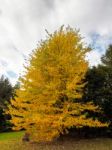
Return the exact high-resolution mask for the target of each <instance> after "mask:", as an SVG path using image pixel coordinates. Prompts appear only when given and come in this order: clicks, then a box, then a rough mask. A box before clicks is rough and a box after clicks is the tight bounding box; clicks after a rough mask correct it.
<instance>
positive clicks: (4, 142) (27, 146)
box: [0, 132, 112, 150]
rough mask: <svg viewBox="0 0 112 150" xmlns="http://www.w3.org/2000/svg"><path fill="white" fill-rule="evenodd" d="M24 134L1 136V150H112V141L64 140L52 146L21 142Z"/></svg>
mask: <svg viewBox="0 0 112 150" xmlns="http://www.w3.org/2000/svg"><path fill="white" fill-rule="evenodd" d="M23 134H24V132H11V133H1V134H0V150H112V139H109V138H100V139H74V138H64V139H61V140H58V141H56V142H53V143H50V144H34V143H27V142H26V143H25V142H22V141H21V138H22V136H23Z"/></svg>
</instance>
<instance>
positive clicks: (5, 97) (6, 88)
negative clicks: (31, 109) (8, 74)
mask: <svg viewBox="0 0 112 150" xmlns="http://www.w3.org/2000/svg"><path fill="white" fill-rule="evenodd" d="M13 93H14V90H13V87H12V85H11V83H10V82H9V80H8V78H5V77H4V76H3V75H2V76H1V78H0V131H4V130H7V128H8V127H9V125H8V124H7V118H9V115H5V114H4V109H5V108H6V107H7V104H9V103H10V99H12V98H13V96H14V95H13Z"/></svg>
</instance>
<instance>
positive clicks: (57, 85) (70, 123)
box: [8, 27, 107, 141]
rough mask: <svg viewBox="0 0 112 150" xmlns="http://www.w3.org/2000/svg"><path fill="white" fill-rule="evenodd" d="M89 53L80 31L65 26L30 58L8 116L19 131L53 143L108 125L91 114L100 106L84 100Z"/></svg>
mask: <svg viewBox="0 0 112 150" xmlns="http://www.w3.org/2000/svg"><path fill="white" fill-rule="evenodd" d="M89 51H90V49H89V48H88V47H87V46H86V45H85V44H84V43H83V42H82V38H81V36H80V34H79V32H78V31H77V30H73V29H72V28H70V27H68V28H66V29H64V28H63V27H61V28H60V29H59V30H57V31H55V32H54V33H53V34H49V33H48V36H47V39H46V40H44V41H41V42H40V44H39V45H38V47H37V48H36V49H35V50H34V51H33V52H32V54H31V55H30V58H29V65H28V66H26V67H25V68H26V72H25V75H24V76H23V77H22V78H21V87H20V89H19V90H17V95H18V97H16V98H15V100H12V101H11V105H10V107H9V111H8V113H10V115H11V117H12V120H11V122H12V123H13V124H14V129H15V130H20V129H23V128H24V129H26V132H28V133H29V134H30V136H31V138H32V139H33V140H36V141H50V140H52V139H53V138H55V137H58V136H59V135H60V134H65V133H67V131H68V130H67V129H69V128H71V127H77V128H80V127H83V126H92V127H94V126H105V125H107V124H103V123H101V122H100V121H98V120H97V119H95V118H94V119H93V118H90V117H89V116H88V115H87V114H88V113H87V112H88V111H93V112H95V111H98V108H97V107H96V106H94V105H93V104H92V103H91V102H90V103H84V102H83V101H80V98H81V97H82V95H83V87H84V86H85V83H84V82H83V80H84V77H85V73H86V72H87V69H88V62H87V61H86V60H85V56H86V54H87V53H88V52H89Z"/></svg>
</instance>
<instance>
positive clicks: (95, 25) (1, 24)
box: [0, 0, 112, 83]
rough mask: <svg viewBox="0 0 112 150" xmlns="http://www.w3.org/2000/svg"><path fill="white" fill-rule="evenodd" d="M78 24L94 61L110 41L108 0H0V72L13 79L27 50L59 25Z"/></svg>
mask: <svg viewBox="0 0 112 150" xmlns="http://www.w3.org/2000/svg"><path fill="white" fill-rule="evenodd" d="M63 24H64V25H66V26H67V25H70V26H71V27H73V28H78V29H79V28H80V32H81V34H82V36H83V37H85V41H87V42H88V44H91V45H92V46H93V48H94V50H93V51H92V52H91V54H90V55H89V58H90V59H91V60H90V64H91V65H96V64H98V63H99V62H100V57H101V55H102V54H104V52H105V49H106V47H107V46H108V44H110V43H112V0H0V75H1V74H4V75H6V76H7V77H9V78H10V80H11V82H12V83H15V82H16V80H17V78H18V76H19V75H20V73H21V72H22V70H23V64H24V62H25V59H26V58H27V56H28V54H29V53H30V52H31V51H32V50H33V49H34V48H36V46H37V43H38V41H39V40H40V39H42V38H45V34H46V32H45V29H47V30H48V31H49V32H53V31H54V30H56V29H58V28H59V27H60V26H61V25H63Z"/></svg>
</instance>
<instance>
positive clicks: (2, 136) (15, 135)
mask: <svg viewBox="0 0 112 150" xmlns="http://www.w3.org/2000/svg"><path fill="white" fill-rule="evenodd" d="M23 135H24V132H23V131H21V132H20V131H19V132H6V133H0V141H6V140H7V141H8V140H11V139H12V140H14V139H15V140H17V139H20V138H21V137H22V136H23Z"/></svg>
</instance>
